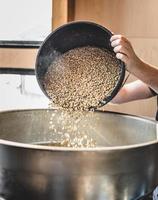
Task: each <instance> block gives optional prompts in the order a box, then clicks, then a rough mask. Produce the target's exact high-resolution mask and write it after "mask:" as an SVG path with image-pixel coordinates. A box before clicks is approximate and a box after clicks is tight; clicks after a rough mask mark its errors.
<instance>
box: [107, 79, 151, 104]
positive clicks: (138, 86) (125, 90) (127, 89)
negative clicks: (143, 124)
mask: <svg viewBox="0 0 158 200" xmlns="http://www.w3.org/2000/svg"><path fill="white" fill-rule="evenodd" d="M152 96H153V94H152V92H151V91H150V89H149V88H148V86H147V85H146V84H145V83H143V82H142V81H140V80H137V81H134V82H132V83H128V84H126V85H124V86H123V87H122V88H121V89H120V91H119V92H118V94H117V95H116V96H115V97H114V98H113V99H112V101H111V103H114V104H121V103H126V102H130V101H135V100H139V99H146V98H150V97H152Z"/></svg>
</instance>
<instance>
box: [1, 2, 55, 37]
mask: <svg viewBox="0 0 158 200" xmlns="http://www.w3.org/2000/svg"><path fill="white" fill-rule="evenodd" d="M51 2H52V1H51V0H0V40H43V38H45V36H46V35H47V34H48V33H49V32H50V30H51V13H52V5H51Z"/></svg>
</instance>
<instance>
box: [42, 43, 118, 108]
mask: <svg viewBox="0 0 158 200" xmlns="http://www.w3.org/2000/svg"><path fill="white" fill-rule="evenodd" d="M119 76H120V65H119V61H118V59H116V57H115V54H114V53H111V52H109V51H108V50H106V49H102V48H97V47H90V46H86V47H80V48H75V49H72V50H69V51H67V52H65V53H64V54H62V55H59V56H57V57H56V58H55V60H54V61H53V62H52V64H51V65H50V67H49V68H48V71H47V72H46V74H45V77H44V80H43V84H44V88H45V90H46V92H47V94H48V96H49V97H50V99H51V101H52V103H53V104H56V105H57V106H59V107H62V108H65V109H72V110H88V109H89V108H92V107H93V108H97V107H99V105H100V102H101V101H102V100H104V99H105V98H106V97H107V96H109V95H110V94H111V93H112V91H113V90H114V88H115V87H116V84H117V82H118V80H119Z"/></svg>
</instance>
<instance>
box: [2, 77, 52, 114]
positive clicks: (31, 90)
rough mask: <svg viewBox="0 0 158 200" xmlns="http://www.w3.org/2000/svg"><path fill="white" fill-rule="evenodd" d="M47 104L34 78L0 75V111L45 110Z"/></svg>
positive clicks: (46, 99)
mask: <svg viewBox="0 0 158 200" xmlns="http://www.w3.org/2000/svg"><path fill="white" fill-rule="evenodd" d="M48 102H49V100H48V98H47V97H46V96H45V95H44V94H43V92H42V91H41V89H40V88H39V86H38V83H37V81H36V77H35V76H32V75H11V74H9V75H5V74H0V111H2V110H14V109H32V108H47V107H48Z"/></svg>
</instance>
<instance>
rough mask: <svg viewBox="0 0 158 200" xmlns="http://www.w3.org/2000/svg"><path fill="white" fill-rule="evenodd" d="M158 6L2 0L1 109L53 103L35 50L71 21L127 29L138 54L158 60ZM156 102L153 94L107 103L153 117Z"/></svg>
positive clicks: (126, 1)
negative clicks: (42, 81) (39, 74)
mask: <svg viewBox="0 0 158 200" xmlns="http://www.w3.org/2000/svg"><path fill="white" fill-rule="evenodd" d="M157 7H158V1H157V0H150V1H149V0H139V1H138V0H132V1H131V0H86V1H85V0H14V1H11V0H0V27H1V30H0V110H10V109H23V108H45V107H47V106H48V99H47V98H46V97H45V96H44V95H43V93H42V92H41V90H40V88H39V86H38V84H37V81H36V78H35V75H34V66H35V60H36V55H37V52H38V49H39V47H40V45H41V43H42V41H43V40H44V39H45V37H46V36H47V35H48V34H49V33H50V32H51V31H53V30H55V29H56V28H57V27H59V26H60V25H62V24H65V23H67V22H70V21H74V20H89V21H93V22H97V23H99V24H101V25H103V26H105V27H106V28H108V29H109V30H111V31H112V32H114V33H118V34H123V35H125V36H126V37H128V39H129V40H130V41H131V43H132V45H133V46H134V48H135V51H136V53H137V54H138V56H140V57H141V58H142V59H144V60H145V61H146V62H149V63H151V64H154V65H156V66H158V56H157V54H158V26H157V20H156V19H157V18H158V12H157ZM135 79H136V78H135V77H133V76H132V75H130V78H129V79H128V82H130V81H133V80H135ZM156 104H157V101H156V98H155V97H154V98H151V99H149V100H141V101H136V102H132V103H127V104H122V105H110V104H108V105H106V106H104V108H103V109H104V110H112V111H118V112H124V113H128V114H134V115H140V116H147V117H154V116H155V112H156V106H157V105H156Z"/></svg>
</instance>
